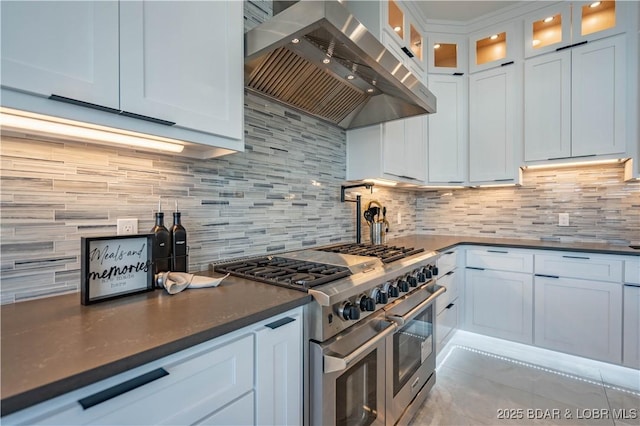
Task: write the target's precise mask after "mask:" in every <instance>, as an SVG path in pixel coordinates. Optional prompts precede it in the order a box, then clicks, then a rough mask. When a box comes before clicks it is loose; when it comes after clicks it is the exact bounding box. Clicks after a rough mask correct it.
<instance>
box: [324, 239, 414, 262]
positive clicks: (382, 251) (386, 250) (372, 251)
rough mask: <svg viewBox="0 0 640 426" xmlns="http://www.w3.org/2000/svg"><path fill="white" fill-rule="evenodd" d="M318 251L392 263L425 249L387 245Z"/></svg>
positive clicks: (342, 245)
mask: <svg viewBox="0 0 640 426" xmlns="http://www.w3.org/2000/svg"><path fill="white" fill-rule="evenodd" d="M318 250H322V251H328V252H332V253H341V254H355V255H358V256H373V257H378V258H380V260H382V262H383V263H391V262H395V261H396V260H400V259H402V258H404V257H408V256H413V255H414V254H417V253H422V252H423V251H424V249H422V248H413V247H396V246H387V245H366V244H355V243H354V244H350V243H347V244H340V245H337V246H332V247H325V248H320V249H318Z"/></svg>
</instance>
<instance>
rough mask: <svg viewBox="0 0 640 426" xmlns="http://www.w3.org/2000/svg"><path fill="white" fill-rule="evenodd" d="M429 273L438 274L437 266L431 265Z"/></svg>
mask: <svg viewBox="0 0 640 426" xmlns="http://www.w3.org/2000/svg"><path fill="white" fill-rule="evenodd" d="M431 273H432V274H433V275H434V276H436V275H438V267H437V266H433V265H432V266H431Z"/></svg>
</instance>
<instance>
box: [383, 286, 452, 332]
mask: <svg viewBox="0 0 640 426" xmlns="http://www.w3.org/2000/svg"><path fill="white" fill-rule="evenodd" d="M445 291H447V288H446V287H440V288H439V289H437V290H436V291H434V292H433V294H432V295H431V296H429V297H428V298H427V299H426V300H425V301H424V302H422V303H420V304H419V305H418V306H416V307H415V308H413V309H411V310H410V311H409V312H407V313H406V314H404V315H387V316H386V318H387V321H393V322H395V323H396V324H397V325H398V327H402V326H404V325H405V324H406V323H408V322H409V321H411V320H412V319H413V318H415V317H416V316H417V315H418V314H419V313H420V312H422V310H423V309H424V308H425V307H426V306H427V305H428V304H429V303H431V302H433V301H434V300H435V298H436V297H438V296H440V295H441V294H442V293H444V292H445Z"/></svg>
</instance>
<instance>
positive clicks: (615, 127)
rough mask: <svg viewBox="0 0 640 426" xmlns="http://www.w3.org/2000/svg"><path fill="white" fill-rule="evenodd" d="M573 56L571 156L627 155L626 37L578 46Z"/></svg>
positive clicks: (574, 49) (573, 51)
mask: <svg viewBox="0 0 640 426" xmlns="http://www.w3.org/2000/svg"><path fill="white" fill-rule="evenodd" d="M571 54H572V64H571V81H572V104H571V115H572V121H571V124H572V125H571V133H572V155H573V156H587V155H598V154H618V153H624V152H625V146H626V119H625V117H626V107H625V105H626V92H625V90H626V89H625V88H626V67H627V59H626V52H625V35H624V34H623V35H619V36H616V37H611V38H608V39H604V40H598V41H594V42H591V43H588V44H586V45H583V46H578V47H575V48H573V49H572V52H571Z"/></svg>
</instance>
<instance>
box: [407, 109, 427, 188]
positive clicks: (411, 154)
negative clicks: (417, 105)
mask: <svg viewBox="0 0 640 426" xmlns="http://www.w3.org/2000/svg"><path fill="white" fill-rule="evenodd" d="M426 120H427V119H426V117H424V116H417V117H410V118H407V119H405V120H404V164H405V172H404V173H403V174H402V176H405V177H408V178H410V179H413V180H417V181H418V182H417V183H423V182H424V181H425V180H426V179H427V177H426V169H427V167H426V160H427V153H426V137H425V136H426V129H425V126H426Z"/></svg>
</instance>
